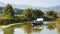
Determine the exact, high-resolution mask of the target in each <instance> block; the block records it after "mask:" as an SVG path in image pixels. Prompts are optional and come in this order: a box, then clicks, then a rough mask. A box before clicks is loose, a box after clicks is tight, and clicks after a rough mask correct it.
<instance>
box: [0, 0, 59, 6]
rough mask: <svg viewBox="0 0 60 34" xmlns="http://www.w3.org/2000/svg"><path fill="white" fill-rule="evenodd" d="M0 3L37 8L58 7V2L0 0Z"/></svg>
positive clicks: (49, 0)
mask: <svg viewBox="0 0 60 34" xmlns="http://www.w3.org/2000/svg"><path fill="white" fill-rule="evenodd" d="M0 2H2V3H5V4H8V3H9V4H12V5H13V4H15V5H29V6H37V7H52V6H56V5H60V0H0Z"/></svg>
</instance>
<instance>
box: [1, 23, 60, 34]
mask: <svg viewBox="0 0 60 34" xmlns="http://www.w3.org/2000/svg"><path fill="white" fill-rule="evenodd" d="M37 26H38V25H37ZM34 27H35V26H34ZM34 27H33V26H32V25H31V23H27V24H21V25H15V26H11V27H9V28H5V29H2V30H0V34H60V24H58V25H57V24H49V25H42V27H43V28H42V29H38V28H34Z"/></svg>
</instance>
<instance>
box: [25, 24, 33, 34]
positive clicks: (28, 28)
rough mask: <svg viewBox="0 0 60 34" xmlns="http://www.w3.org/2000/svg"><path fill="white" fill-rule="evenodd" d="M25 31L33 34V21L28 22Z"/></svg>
mask: <svg viewBox="0 0 60 34" xmlns="http://www.w3.org/2000/svg"><path fill="white" fill-rule="evenodd" d="M24 31H25V32H26V34H31V32H32V26H31V23H27V25H25V27H24Z"/></svg>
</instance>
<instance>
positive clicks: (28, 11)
mask: <svg viewBox="0 0 60 34" xmlns="http://www.w3.org/2000/svg"><path fill="white" fill-rule="evenodd" d="M32 11H33V9H32V8H28V9H25V10H24V11H23V15H25V16H26V17H27V18H28V19H31V18H32Z"/></svg>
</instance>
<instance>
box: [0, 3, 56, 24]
mask: <svg viewBox="0 0 60 34" xmlns="http://www.w3.org/2000/svg"><path fill="white" fill-rule="evenodd" d="M2 11H3V14H0V25H3V24H11V23H18V22H25V21H31V20H35V19H37V18H44V20H45V21H47V20H48V21H51V20H55V19H56V18H57V13H56V12H55V11H52V10H50V11H47V12H46V13H44V12H43V11H42V10H40V9H32V8H27V9H25V10H24V11H23V12H22V14H17V15H16V14H15V11H14V9H13V7H12V6H11V5H10V4H7V6H6V7H4V8H3V10H2Z"/></svg>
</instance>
